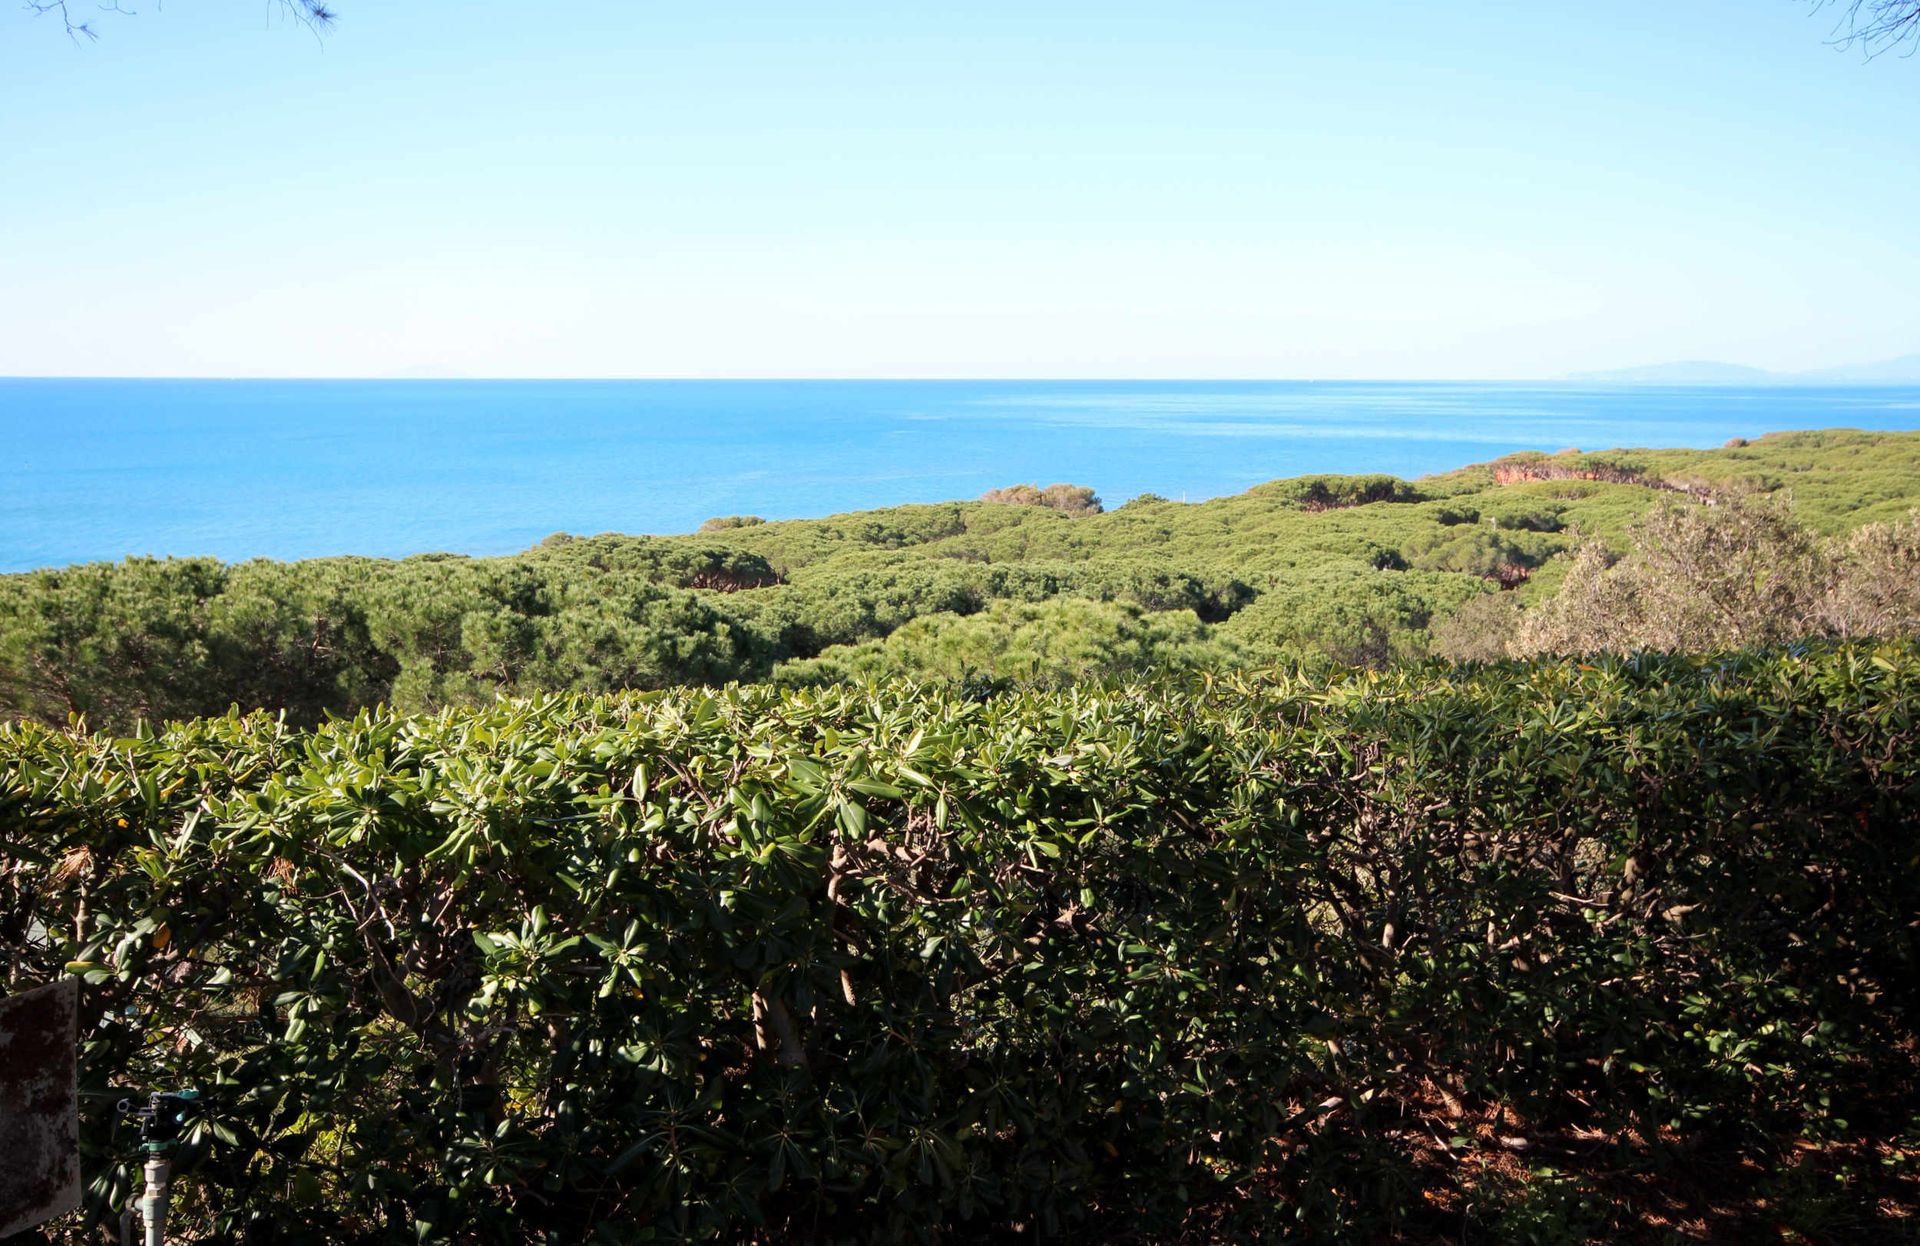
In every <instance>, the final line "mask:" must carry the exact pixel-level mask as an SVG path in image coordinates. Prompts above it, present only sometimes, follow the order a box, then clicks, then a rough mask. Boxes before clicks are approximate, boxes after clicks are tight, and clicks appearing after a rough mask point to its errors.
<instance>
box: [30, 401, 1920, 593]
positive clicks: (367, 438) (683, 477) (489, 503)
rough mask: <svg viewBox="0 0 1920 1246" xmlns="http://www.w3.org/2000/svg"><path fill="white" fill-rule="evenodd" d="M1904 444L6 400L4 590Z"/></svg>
mask: <svg viewBox="0 0 1920 1246" xmlns="http://www.w3.org/2000/svg"><path fill="white" fill-rule="evenodd" d="M1833 426H1847V427H1855V428H1874V429H1912V428H1920V388H1845V389H1817V388H1761V389H1740V388H1711V389H1684V388H1671V389H1669V388H1651V387H1601V386H1583V385H1572V384H1566V385H1539V384H1456V383H1368V382H1328V383H1313V382H1194V381H1168V382H1104V381H1100V382H1095V381H1088V382H1012V381H1007V382H938V381H908V382H892V381H875V382H842V381H817V382H806V381H768V382H751V381H564V382H553V381H504V382H503V381H392V382H388V381H342V382H332V381H69V380H0V446H3V447H4V452H3V453H0V570H21V569H25V568H31V567H40V566H50V565H58V564H63V563H68V562H74V561H79V560H83V559H93V558H117V557H120V556H121V555H125V554H135V553H138V554H148V553H151V554H213V555H217V556H219V557H222V558H227V559H241V558H250V557H255V556H258V555H268V556H271V557H275V558H303V557H312V556H316V555H323V554H342V553H354V554H379V555H389V556H394V555H404V554H411V553H419V552H423V551H429V550H452V551H459V552H463V553H472V554H494V553H504V552H507V551H511V550H516V549H523V548H525V547H526V546H528V545H530V544H532V543H533V542H535V541H537V540H539V539H540V538H541V537H543V536H545V535H547V534H548V533H551V532H556V531H568V532H576V533H593V532H607V531H616V532H685V531H689V530H691V529H692V528H694V527H695V526H697V525H698V524H699V523H700V522H701V521H702V520H703V519H706V518H708V517H709V516H713V515H726V514H741V513H748V514H756V515H762V516H765V517H767V518H770V519H777V518H791V517H796V516H808V515H826V514H830V513H833V512H836V511H846V510H855V509H863V508H868V507H877V506H889V505H894V504H898V503H902V502H933V501H940V500H943V499H948V498H969V497H975V496H978V495H979V494H980V493H981V492H982V491H984V490H986V489H989V488H992V487H995V486H998V485H1006V484H1014V483H1017V482H1021V481H1030V482H1033V483H1036V484H1047V483H1050V482H1052V481H1059V480H1065V481H1071V482H1074V483H1076V484H1086V485H1091V486H1093V487H1094V488H1095V489H1096V490H1098V491H1099V493H1100V494H1101V496H1102V497H1103V498H1105V499H1106V500H1107V501H1108V503H1109V504H1114V503H1118V502H1120V501H1123V500H1125V499H1126V498H1128V497H1130V496H1132V495H1133V494H1136V493H1141V492H1146V491H1152V492H1155V493H1160V494H1164V495H1166V496H1169V497H1173V498H1181V497H1185V498H1188V499H1191V500H1195V501H1197V500H1199V499H1201V498H1208V497H1215V496H1218V495H1220V494H1225V493H1235V492H1238V491H1240V490H1242V489H1245V488H1246V487H1247V486H1249V485H1252V484H1255V483H1257V482H1259V481H1262V480H1270V479H1273V478H1274V477H1278V476H1293V475H1299V474H1301V473H1305V472H1373V471H1380V472H1392V473H1394V474H1396V475H1401V476H1419V475H1423V474H1426V473H1429V472H1437V471H1445V470H1447V469H1449V468H1454V467H1459V466H1461V465H1463V464H1466V463H1471V462H1476V461H1479V460H1483V459H1488V458H1492V457H1494V456H1496V455H1499V454H1504V453H1507V452H1508V451H1512V450H1522V449H1538V450H1557V449H1561V448H1563V447H1567V446H1579V447H1582V448H1584V449H1589V450H1591V449H1602V448H1610V447H1616V446H1702V447H1706V446H1717V445H1719V444H1721V443H1722V442H1724V441H1726V440H1727V439H1728V438H1730V437H1735V436H1743V437H1757V436H1758V435H1760V434H1761V433H1765V432H1769V431H1773V430H1779V429H1794V428H1825V427H1833Z"/></svg>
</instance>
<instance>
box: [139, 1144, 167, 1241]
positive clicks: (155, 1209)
mask: <svg viewBox="0 0 1920 1246" xmlns="http://www.w3.org/2000/svg"><path fill="white" fill-rule="evenodd" d="M172 1176H173V1161H171V1160H169V1159H168V1158H167V1157H166V1156H164V1155H154V1156H150V1157H149V1158H148V1159H147V1188H146V1190H145V1191H143V1192H142V1193H141V1195H140V1222H141V1223H142V1224H143V1225H144V1226H145V1227H146V1241H145V1243H144V1246H166V1238H167V1183H168V1181H169V1180H170V1179H171V1178H172Z"/></svg>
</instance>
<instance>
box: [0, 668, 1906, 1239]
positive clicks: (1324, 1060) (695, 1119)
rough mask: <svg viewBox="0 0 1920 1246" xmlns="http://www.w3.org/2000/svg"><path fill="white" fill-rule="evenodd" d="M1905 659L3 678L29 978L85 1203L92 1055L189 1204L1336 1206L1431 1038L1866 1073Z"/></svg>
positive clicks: (278, 1218) (415, 1215) (1302, 1220)
mask: <svg viewBox="0 0 1920 1246" xmlns="http://www.w3.org/2000/svg"><path fill="white" fill-rule="evenodd" d="M1916 707H1920V646H1916V645H1912V644H1897V645H1895V644H1889V645H1883V646H1877V647H1852V648H1822V649H1816V650H1810V651H1805V652H1791V653H1782V654H1771V655H1753V656H1746V657H1738V658H1728V659H1715V660H1707V661H1698V660H1686V659H1678V658H1646V659H1632V660H1601V661H1596V662H1592V663H1586V664H1575V663H1544V664H1537V665H1531V666H1519V665H1515V666H1503V667H1494V668H1486V669H1482V670H1478V671H1466V672H1450V671H1445V670H1439V669H1424V670H1409V671H1402V672H1396V673H1390V674H1385V675H1368V674H1354V673H1341V672H1315V671H1311V670H1309V671H1303V672H1299V673H1295V674H1290V675H1280V676H1273V677H1269V678H1266V679H1263V680H1257V681H1254V680H1249V681H1240V682H1231V683H1228V682H1216V683H1212V684H1207V685H1194V686H1189V687H1177V686H1170V685H1169V686H1149V687H1139V688H1131V689H1120V690H1113V691H1104V692H1094V691H1065V692H1058V693H1048V694H1040V693H1030V694H1023V695H1019V696H1008V697H1001V698H991V699H987V700H974V699H968V698H967V697H965V696H963V695H961V694H960V693H958V692H948V691H942V690H937V689H914V688H911V687H894V686H887V687H882V688H879V689H877V690H859V689H850V688H834V689H824V690H803V691H779V690H773V689H767V688H747V689H741V690H737V691H727V692H724V693H718V694H705V693H699V692H691V691H688V692H673V693H659V694H645V695H639V694H633V695H627V696H622V697H612V698H601V699H589V698H575V699H557V700H549V701H540V702H533V703H520V704H511V703H503V704H500V705H498V706H495V707H492V708H487V709H481V710H472V711H449V712H446V713H443V714H441V715H439V716H432V717H400V716H393V715H388V714H384V713H363V714H361V715H359V716H358V717H355V718H353V719H351V720H338V721H333V722H329V723H327V724H325V725H323V726H322V727H320V728H319V729H317V730H315V731H312V732H301V731H295V730H291V729H287V728H284V727H282V726H280V725H278V724H277V723H276V722H275V721H273V720H271V719H268V718H266V717H264V716H252V717H228V718H215V719H206V720H199V721H194V722H189V723H185V724H181V725H176V726H171V727H168V728H166V729H165V730H163V731H159V732H156V733H148V734H143V735H141V736H139V737H137V738H132V739H109V738H105V737H99V736H94V737H88V736H84V735H78V734H70V733H59V732H54V731H51V730H48V729H46V728H43V727H39V726H35V725H31V724H14V725H9V726H5V727H0V935H3V936H4V940H5V947H6V950H7V952H8V960H7V962H6V965H7V979H6V981H7V985H8V987H9V989H12V988H19V987H25V986H28V985H33V984H36V983H38V982H42V981H45V980H48V979H50V978H52V977H54V976H56V975H58V974H60V973H62V972H74V973H78V974H81V975H83V976H84V979H85V982H86V984H87V986H86V992H85V999H86V1006H87V1008H88V1010H89V1016H88V1019H87V1022H86V1026H85V1031H84V1032H85V1039H84V1044H83V1052H82V1065H83V1080H84V1081H85V1083H86V1085H87V1086H88V1088H90V1089H91V1090H93V1091H96V1092H98V1097H96V1098H93V1099H90V1100H89V1102H90V1103H92V1104H94V1105H96V1106H95V1107H94V1108H92V1109H90V1111H89V1115H88V1120H87V1122H86V1128H85V1134H86V1145H87V1146H88V1148H89V1149H90V1155H91V1158H90V1161H89V1167H90V1169H91V1170H92V1171H93V1172H95V1173H98V1174H100V1175H99V1178H98V1180H96V1181H95V1183H94V1186H93V1189H92V1191H91V1196H90V1202H89V1212H88V1214H89V1215H90V1216H91V1217H92V1218H93V1221H94V1222H95V1223H99V1222H101V1221H104V1220H106V1219H108V1218H110V1217H111V1216H112V1215H113V1214H114V1209H115V1207H116V1206H117V1203H116V1200H118V1199H122V1198H124V1196H125V1192H126V1189H127V1180H128V1173H127V1171H126V1170H125V1169H124V1168H120V1167H116V1166H115V1165H116V1164H117V1163H118V1162H119V1161H120V1160H122V1159H124V1157H125V1156H126V1155H127V1154H128V1153H129V1150H130V1148H129V1146H128V1143H129V1139H128V1138H127V1136H126V1135H125V1133H124V1131H122V1132H118V1133H116V1127H115V1125H114V1122H113V1119H112V1114H111V1111H110V1105H111V1103H112V1100H113V1099H114V1098H117V1097H118V1095H119V1093H122V1092H120V1091H118V1090H115V1089H112V1088H115V1087H122V1086H139V1087H159V1088H172V1087H177V1086H183V1085H192V1086H197V1087H199V1088H201V1089H202V1090H203V1092H205V1094H206V1096H207V1097H206V1107H205V1112H204V1116H203V1117H201V1118H199V1119H198V1120H196V1122H195V1123H194V1127H193V1129H192V1131H191V1135H190V1141H189V1144H188V1145H187V1146H186V1147H185V1149H184V1151H183V1154H182V1170H183V1176H182V1179H181V1187H180V1190H181V1200H180V1209H179V1211H178V1213H177V1215H178V1220H177V1222H176V1226H177V1228H178V1229H179V1231H181V1232H182V1233H186V1234H191V1235H198V1236H204V1237H208V1238H210V1239H211V1240H226V1241H238V1240H251V1241H274V1242H349V1241H354V1242H358V1241H414V1240H422V1241H426V1240H442V1241H444V1240H456V1239H457V1240H461V1241H475V1242H524V1241H549V1242H556V1243H558V1242H578V1241H585V1240H605V1241H620V1242H637V1241H651V1240H663V1239H666V1240H672V1239H680V1238H697V1237H708V1238H717V1239H722V1240H734V1241H738V1240H748V1239H752V1238H755V1237H756V1236H757V1237H760V1238H764V1239H765V1240H770V1241H774V1240H778V1241H792V1240H849V1241H854V1240H859V1241H898V1240H914V1239H922V1240H934V1239H938V1240H941V1241H949V1242H951V1241H962V1240H1000V1239H1003V1238H1004V1237H1006V1236H1008V1235H1009V1234H1013V1233H1015V1232H1024V1233H1027V1234H1030V1235H1036V1236H1040V1237H1044V1238H1050V1239H1053V1240H1060V1239H1062V1238H1065V1239H1069V1240H1111V1239H1113V1238H1114V1237H1115V1236H1119V1235H1122V1234H1123V1233H1130V1234H1133V1235H1135V1236H1136V1237H1144V1238H1145V1239H1147V1240H1155V1239H1163V1238H1164V1237H1166V1236H1168V1235H1171V1234H1173V1233H1175V1232H1176V1231H1177V1230H1178V1229H1179V1227H1180V1226H1182V1225H1191V1224H1193V1223H1195V1222H1196V1217H1204V1218H1205V1220H1206V1222H1207V1223H1208V1224H1209V1225H1212V1226H1214V1229H1215V1230H1216V1231H1219V1232H1222V1233H1239V1234H1273V1235H1282V1234H1284V1233H1286V1232H1288V1231H1292V1232H1299V1233H1303V1234H1307V1235H1310V1236H1314V1237H1316V1238H1319V1239H1321V1240H1325V1239H1326V1238H1330V1237H1336V1238H1337V1237H1364V1236H1369V1235H1375V1234H1381V1233H1388V1232H1392V1231H1395V1230H1396V1228H1403V1227H1405V1226H1406V1225H1407V1224H1409V1223H1413V1222H1415V1221H1417V1219H1418V1217H1419V1216H1420V1215H1421V1214H1422V1213H1421V1211H1420V1208H1421V1205H1422V1200H1421V1197H1420V1193H1421V1190H1420V1182H1419V1174H1418V1171H1417V1170H1416V1168H1415V1167H1414V1166H1413V1165H1412V1163H1411V1161H1410V1159H1409V1148H1410V1146H1411V1145H1412V1144H1411V1143H1410V1142H1409V1140H1408V1137H1407V1132H1408V1131H1407V1130H1406V1129H1405V1128H1404V1125H1405V1123H1406V1119H1407V1115H1406V1114H1407V1112H1408V1111H1409V1107H1408V1105H1409V1104H1415V1103H1417V1102H1418V1101H1420V1100H1421V1098H1422V1096H1428V1097H1430V1096H1431V1094H1433V1093H1434V1092H1435V1090H1436V1088H1437V1089H1438V1090H1440V1091H1444V1092H1445V1093H1446V1094H1448V1095H1454V1096H1458V1097H1460V1098H1463V1099H1472V1100H1474V1101H1478V1102H1498V1103H1501V1104H1504V1105H1506V1107H1507V1109H1508V1111H1509V1112H1510V1113H1511V1117H1510V1119H1512V1120H1515V1121H1519V1122H1522V1124H1521V1125H1519V1126H1516V1128H1540V1129H1545V1128H1551V1127H1558V1126H1567V1125H1577V1126H1579V1127H1580V1128H1582V1129H1593V1130H1605V1131H1621V1130H1630V1131H1636V1132H1637V1135H1638V1136H1640V1137H1643V1138H1647V1139H1669V1140H1670V1139H1672V1138H1675V1137H1687V1136H1694V1137H1705V1136H1714V1137H1735V1138H1738V1137H1770V1138H1776V1139H1798V1138H1813V1139H1819V1138H1822V1137H1829V1136H1839V1135H1844V1134H1847V1133H1848V1132H1849V1131H1852V1132H1856V1133H1857V1132H1858V1131H1860V1130H1861V1129H1863V1128H1872V1127H1874V1126H1873V1124H1872V1114H1873V1113H1874V1112H1876V1111H1880V1110H1881V1108H1880V1107H1878V1106H1876V1098H1877V1097H1878V1098H1884V1096H1885V1095H1886V1094H1887V1093H1888V1091H1889V1088H1893V1087H1899V1086H1905V1085H1909V1084H1910V1079H1911V1078H1912V1076H1913V1073H1914V1067H1913V1065H1914V1060H1915V1056H1914V1048H1913V1044H1912V1038H1913V1035H1914V1032H1915V1021H1916V1003H1920V1000H1917V999H1916V995H1917V994H1920V964H1917V963H1916V946H1915V942H1916V931H1915V927H1914V918H1915V914H1916V913H1920V865H1916V853H1917V852H1920V834H1917V833H1916V830H1915V828H1916V826H1920V786H1917V781H1920V748H1917V747H1916V743H1917V741H1916V732H1917V731H1920V728H1917V727H1916V721H1915V713H1916ZM1908 1102H1911V1100H1908ZM69 1231H70V1232H71V1233H72V1234H74V1235H76V1236H78V1235H81V1234H82V1233H83V1232H85V1230H84V1229H83V1228H82V1227H80V1226H79V1225H78V1223H76V1224H75V1225H72V1226H69Z"/></svg>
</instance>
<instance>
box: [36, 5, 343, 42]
mask: <svg viewBox="0 0 1920 1246" xmlns="http://www.w3.org/2000/svg"><path fill="white" fill-rule="evenodd" d="M273 3H275V4H277V5H278V6H279V8H280V10H281V11H282V12H284V13H286V14H289V15H290V16H292V17H293V18H294V20H296V21H298V22H299V23H300V24H301V25H303V26H306V27H307V28H308V29H310V30H312V31H313V32H314V33H315V34H324V33H326V32H327V31H328V30H331V29H332V28H333V24H334V22H335V21H337V20H338V18H339V14H338V13H337V12H336V11H335V10H334V9H333V8H332V7H331V6H330V5H328V4H327V3H326V0H273ZM25 4H26V7H27V11H28V12H30V13H33V14H34V15H35V16H37V17H45V16H46V15H47V14H49V13H52V14H57V15H58V16H59V18H60V24H61V26H62V27H64V28H65V30H66V32H67V38H69V39H72V40H73V41H74V42H75V43H78V42H79V41H80V39H81V38H82V36H84V37H86V38H87V39H98V38H99V37H100V32H99V31H97V30H95V29H94V28H93V23H91V22H76V21H74V20H73V13H72V11H71V10H70V9H69V8H68V7H67V4H68V0H25ZM98 7H99V9H100V11H101V12H102V13H117V14H119V15H120V16H122V17H136V16H138V15H139V10H137V9H129V8H127V7H126V6H125V5H124V4H122V3H121V0H102V2H100V3H98Z"/></svg>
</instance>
